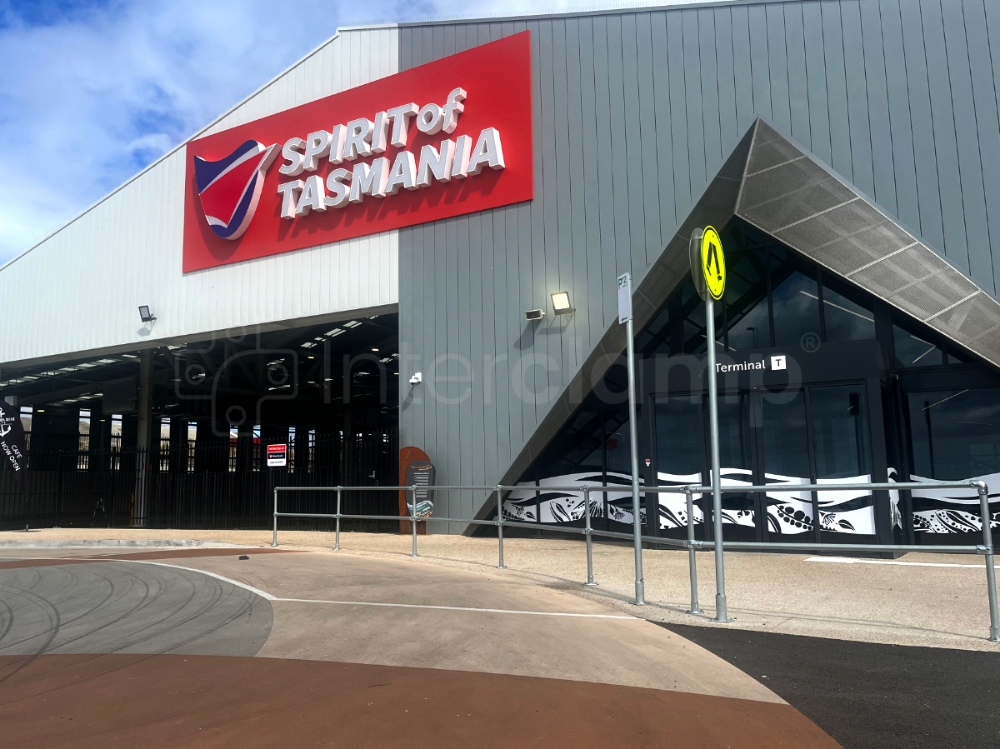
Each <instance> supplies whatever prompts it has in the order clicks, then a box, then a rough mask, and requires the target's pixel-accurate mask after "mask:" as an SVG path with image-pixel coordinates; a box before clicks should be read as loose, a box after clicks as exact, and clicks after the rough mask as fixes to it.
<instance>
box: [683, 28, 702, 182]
mask: <svg viewBox="0 0 1000 749" xmlns="http://www.w3.org/2000/svg"><path fill="white" fill-rule="evenodd" d="M680 21H681V44H682V45H683V49H684V52H683V54H684V98H685V107H686V114H687V137H688V147H687V151H688V168H689V170H690V171H689V174H690V180H691V181H690V194H691V196H692V197H694V196H695V195H698V194H700V193H701V191H702V190H704V189H705V187H704V186H705V184H706V182H707V176H706V175H707V171H706V167H705V121H704V115H705V112H704V109H703V107H702V92H701V72H700V68H701V51H700V50H699V49H698V11H696V10H685V11H683V12H682V13H681V14H680Z"/></svg>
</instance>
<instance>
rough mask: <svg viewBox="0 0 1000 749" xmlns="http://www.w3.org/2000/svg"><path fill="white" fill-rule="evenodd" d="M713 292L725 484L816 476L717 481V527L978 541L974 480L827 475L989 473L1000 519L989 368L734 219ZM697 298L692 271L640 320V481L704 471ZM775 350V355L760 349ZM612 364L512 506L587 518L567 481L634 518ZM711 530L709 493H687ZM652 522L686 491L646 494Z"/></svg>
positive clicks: (792, 535)
mask: <svg viewBox="0 0 1000 749" xmlns="http://www.w3.org/2000/svg"><path fill="white" fill-rule="evenodd" d="M721 234H722V239H723V243H724V246H725V252H726V270H727V283H726V289H725V296H724V298H723V299H722V300H720V302H717V303H716V304H715V314H716V319H715V330H716V336H717V340H716V346H717V349H716V350H717V358H718V363H719V364H720V365H721V367H720V371H719V372H718V373H717V377H718V386H719V393H720V396H719V420H720V440H721V444H720V457H721V466H722V482H723V485H725V486H730V487H737V488H738V487H740V486H749V485H757V486H763V485H773V486H775V487H778V486H782V487H787V486H792V487H794V486H795V485H796V484H819V485H824V484H829V486H830V489H828V490H827V489H824V490H822V491H819V492H808V491H797V492H780V493H779V492H777V491H773V492H767V493H750V492H745V493H739V492H734V493H726V494H723V528H724V531H723V532H724V534H725V537H726V538H727V539H731V540H746V541H758V540H759V541H765V540H772V541H774V540H780V541H800V542H809V543H815V542H820V543H831V544H836V543H872V542H875V543H909V544H920V543H945V544H947V543H953V542H954V543H958V542H962V543H965V542H971V543H976V542H977V541H976V538H981V527H980V526H981V523H980V520H979V518H978V515H977V511H976V509H977V507H978V500H977V498H976V497H975V496H974V493H973V494H972V495H970V496H965V495H963V493H962V492H961V491H948V490H943V491H937V490H933V489H925V490H920V491H919V492H912V493H911V492H907V491H900V492H895V491H876V492H874V493H871V492H853V491H850V490H838V489H837V488H836V487H837V485H838V484H840V485H843V484H851V483H861V482H876V483H883V482H892V481H897V480H898V481H905V480H907V479H909V478H911V477H912V478H914V479H915V480H922V481H924V480H942V481H944V480H947V481H956V480H966V479H982V480H985V481H986V482H987V483H988V484H989V486H990V488H991V490H990V493H991V502H993V503H994V504H993V507H994V508H995V513H994V516H993V523H994V527H997V526H1000V489H998V488H997V487H1000V373H998V372H997V371H996V370H995V369H994V368H993V367H991V366H989V365H988V364H985V363H983V362H981V361H979V360H978V359H976V357H974V356H973V355H972V354H970V353H969V352H967V351H965V350H963V349H962V348H961V347H959V346H957V345H955V344H954V343H953V342H951V341H949V340H946V339H945V338H943V337H942V336H940V335H939V334H937V333H935V332H934V331H932V330H930V329H929V328H927V327H926V326H923V325H921V324H920V323H919V322H918V321H917V320H914V319H912V318H910V317H908V316H907V315H905V314H903V313H901V312H900V311H899V310H896V309H893V308H891V307H890V306H889V305H888V304H886V303H885V302H883V301H882V300H880V299H877V298H875V297H873V296H871V295H870V294H867V293H865V292H864V291H862V290H860V289H858V288H856V287H854V286H852V284H851V283H850V281H849V280H848V279H845V278H842V277H840V276H839V275H837V274H835V273H833V272H831V271H828V270H827V269H825V268H822V267H820V266H818V265H817V264H816V263H814V262H812V261H810V260H809V259H808V258H805V257H803V256H801V255H799V254H798V253H796V252H795V251H794V250H792V249H791V248H789V247H787V246H785V245H783V244H782V243H781V242H780V241H778V240H776V239H774V238H773V237H770V236H768V235H767V234H765V233H763V232H761V231H759V230H757V229H755V228H754V227H752V226H750V225H748V224H746V223H744V222H742V221H740V220H738V219H734V220H733V221H732V222H731V223H730V224H729V225H728V226H726V227H725V228H724V229H723V231H722V232H721ZM707 340H708V339H707V324H706V319H705V304H704V302H703V301H702V299H701V298H700V297H699V295H698V294H697V292H696V290H695V288H694V284H693V283H692V280H691V278H690V277H687V278H685V279H682V280H681V281H680V283H679V284H677V285H676V286H675V287H674V288H673V289H672V290H671V291H670V293H669V294H668V295H667V297H666V299H665V300H664V301H663V303H662V306H661V307H660V309H659V311H658V312H657V313H656V314H655V315H654V316H653V318H652V320H651V321H650V322H649V323H648V324H647V325H646V326H645V328H644V329H643V330H642V331H640V332H639V334H638V335H637V336H636V352H637V357H638V361H637V370H638V372H639V396H640V398H639V424H638V425H637V426H638V430H637V432H638V437H639V445H638V450H639V465H640V472H641V481H642V482H643V484H644V485H646V486H652V485H673V486H678V485H685V484H699V483H704V482H706V481H707V477H708V475H709V465H710V462H709V445H708V403H707V380H706V379H705V371H704V370H705V363H704V362H705V355H706V352H707ZM773 357H779V358H781V359H782V360H783V362H784V368H783V369H776V368H774V367H773V366H772V358H773ZM625 383H626V377H625V368H624V366H623V365H615V366H613V367H612V368H611V369H610V370H609V371H608V373H607V374H606V375H605V377H604V380H603V383H602V387H600V388H597V389H595V391H594V392H592V393H591V394H590V395H589V396H588V397H587V398H586V399H584V401H583V403H582V404H581V405H580V406H579V408H578V409H577V411H576V412H575V413H574V414H573V416H572V417H571V418H570V419H569V420H568V422H567V425H566V426H565V427H564V428H563V429H562V431H560V432H559V433H558V434H557V435H556V436H555V437H554V438H553V439H552V440H551V442H550V443H549V445H548V446H547V447H546V448H545V449H544V450H543V451H542V452H541V453H540V455H539V457H538V458H537V459H536V460H535V461H534V463H533V464H532V465H531V466H529V468H528V469H527V470H526V471H525V473H524V474H523V476H522V478H521V479H520V484H521V485H522V486H523V490H521V491H518V492H512V493H511V495H510V496H509V498H508V499H507V501H506V503H505V506H504V507H505V512H506V513H507V514H508V516H509V517H511V518H512V519H518V520H521V521H525V520H527V521H536V522H546V523H553V522H556V523H566V524H568V525H574V526H582V525H583V509H582V507H583V502H582V494H581V493H579V492H572V491H565V490H562V489H558V490H556V489H548V488H547V486H558V487H566V486H571V485H574V484H576V485H580V486H582V485H586V484H589V485H599V484H604V485H608V486H616V485H618V486H621V487H622V488H621V490H620V491H613V492H612V491H608V492H606V493H602V495H601V496H599V497H596V498H595V505H594V508H593V512H592V515H593V521H592V523H593V526H594V527H595V528H600V529H608V530H615V531H619V532H628V531H630V529H631V526H632V524H633V517H632V510H631V507H632V500H631V492H630V490H629V484H630V482H631V475H630V462H629V461H630V449H631V447H630V444H629V437H628V434H629V429H628V412H627V408H626V405H625V404H626V390H625V388H626V384H625ZM695 499H696V505H695V508H694V512H693V520H694V524H695V529H696V536H697V537H698V538H699V539H706V540H707V539H711V534H712V526H713V523H712V520H713V519H712V516H711V498H710V497H706V498H702V497H698V496H696V497H695ZM642 511H643V516H642V518H641V521H642V522H643V523H644V524H645V525H646V530H645V532H646V533H648V534H650V535H662V536H667V537H684V536H685V535H686V532H687V529H686V525H687V508H686V502H685V499H684V495H683V494H662V495H656V494H653V493H644V495H643V504H642Z"/></svg>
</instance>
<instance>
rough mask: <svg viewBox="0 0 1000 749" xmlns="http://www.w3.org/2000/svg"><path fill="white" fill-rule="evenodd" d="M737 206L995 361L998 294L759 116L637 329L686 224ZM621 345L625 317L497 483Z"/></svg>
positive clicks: (642, 291) (636, 308) (666, 287)
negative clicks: (985, 286) (962, 269)
mask: <svg viewBox="0 0 1000 749" xmlns="http://www.w3.org/2000/svg"><path fill="white" fill-rule="evenodd" d="M734 216H736V217H739V218H741V219H743V220H745V221H747V222H748V223H750V224H752V225H754V226H756V227H757V228H758V229H760V230H762V231H764V232H766V233H767V234H770V235H771V236H773V237H775V238H776V239H779V240H780V241H782V242H783V243H784V244H786V245H788V246H789V247H791V248H793V249H795V250H797V251H798V252H800V253H802V254H803V255H805V256H806V257H808V258H810V259H812V260H813V261H815V262H816V263H818V264H819V265H821V266H823V267H824V268H825V269H827V270H829V271H830V272H831V273H833V274H835V275H836V276H840V277H842V278H846V279H849V280H850V281H851V282H853V283H854V284H856V285H857V286H859V287H861V288H862V289H865V290H866V291H868V292H870V293H871V294H873V295H875V296H877V297H879V298H880V299H882V300H884V301H885V302H887V303H888V304H890V305H892V306H893V307H895V308H897V309H899V310H900V311H902V312H905V313H906V314H907V315H910V316H911V317H914V318H916V319H917V320H919V321H921V322H922V323H924V324H926V325H928V326H929V327H931V328H934V329H935V330H937V331H938V332H940V333H941V334H942V335H944V336H945V337H946V338H948V339H950V340H952V341H954V342H956V343H958V344H959V345H960V346H962V347H963V348H965V349H968V350H970V351H972V352H973V353H975V354H977V355H979V356H980V357H982V358H983V359H985V360H986V361H988V362H990V363H992V364H994V365H996V366H998V367H1000V336H997V332H998V331H1000V303H998V302H997V301H996V300H995V299H993V297H992V296H990V295H989V294H988V293H986V292H985V291H983V290H982V289H981V288H980V287H979V286H978V285H977V284H976V283H975V282H973V281H972V280H970V279H969V278H968V277H967V276H965V275H963V274H962V273H961V272H959V271H958V270H956V269H955V268H954V267H953V266H952V265H951V264H949V263H948V261H947V260H945V259H944V258H942V257H941V256H940V255H938V254H937V253H936V252H934V251H933V250H931V249H930V248H929V247H928V246H927V245H925V244H924V243H922V242H921V241H920V240H919V239H917V238H916V237H915V236H913V235H912V234H911V233H910V232H908V231H907V230H906V229H904V228H903V227H902V226H900V225H899V224H898V223H897V222H896V221H895V220H894V219H892V218H890V217H889V216H887V215H886V214H885V213H883V212H882V211H881V210H880V209H879V208H878V207H877V206H876V205H875V204H874V203H872V202H871V200H870V199H869V198H867V197H865V196H863V195H862V194H861V193H859V192H858V191H857V190H856V189H855V188H853V187H852V186H851V185H849V184H848V183H847V182H846V181H844V180H843V179H842V178H841V177H839V176H838V175H836V174H835V173H834V172H832V171H831V170H830V169H829V167H827V166H825V165H823V164H822V163H820V162H819V161H818V160H816V159H815V158H813V157H812V156H811V155H810V154H808V153H806V152H805V151H803V150H802V149H801V148H799V147H798V146H796V145H795V144H794V143H792V142H791V141H790V140H789V139H788V138H786V137H785V136H783V135H782V134H781V133H779V132H778V131H777V130H775V129H774V128H773V127H772V126H771V125H769V124H768V123H766V122H764V121H763V120H761V119H759V118H758V119H757V120H755V121H754V124H753V125H752V126H751V127H750V129H749V130H748V131H747V133H746V135H745V136H744V137H743V139H742V140H741V141H740V142H739V144H738V145H737V146H736V148H735V149H734V150H733V152H732V153H731V154H730V156H729V158H728V159H727V160H726V162H725V164H724V165H723V167H722V169H721V170H720V171H719V173H718V174H717V175H716V177H715V178H714V179H713V180H712V182H711V183H710V184H709V186H708V188H707V189H706V190H705V192H704V194H703V195H702V196H701V199H700V200H699V201H698V202H697V203H696V204H695V206H694V208H693V209H692V211H691V213H690V214H689V216H688V218H687V219H686V220H685V221H684V223H683V224H682V225H681V227H680V228H679V230H678V231H677V233H676V234H675V235H674V237H673V239H672V240H671V241H670V243H669V244H668V245H667V247H666V248H665V249H664V251H663V252H662V253H661V255H660V257H659V258H658V259H657V260H656V262H654V263H653V265H652V266H651V267H650V268H649V270H648V272H647V273H646V275H645V277H644V278H643V279H642V282H641V283H640V284H639V285H638V287H637V288H636V290H635V292H634V299H633V313H634V315H635V323H636V326H637V328H638V329H640V330H641V329H642V328H643V327H645V325H646V324H647V323H649V322H650V320H651V319H652V317H653V315H655V314H656V312H657V311H658V310H659V309H660V307H662V305H663V304H664V303H665V302H666V300H667V297H669V296H670V294H672V293H673V291H674V289H676V288H677V286H678V284H679V283H680V282H681V281H682V280H683V279H684V277H685V276H686V275H687V273H688V272H689V267H688V242H689V239H690V236H691V232H692V231H693V230H694V229H696V228H698V227H702V226H706V225H709V224H711V225H714V226H720V227H721V226H723V225H724V224H726V223H727V222H728V221H729V220H730V219H732V218H733V217H734ZM625 345H626V339H625V328H624V326H622V325H618V324H617V323H613V324H612V325H611V326H610V327H609V329H608V330H607V331H606V332H605V334H604V336H603V337H602V339H601V342H600V344H599V345H598V346H597V347H596V348H595V349H594V351H593V352H592V353H591V355H590V357H589V358H588V359H587V361H586V362H585V363H584V365H583V367H582V368H581V369H580V371H579V372H578V373H577V375H576V377H574V379H573V381H572V382H571V384H570V386H569V387H568V388H567V389H566V390H565V392H563V394H562V395H561V396H560V398H559V400H558V401H557V402H556V403H555V404H553V407H552V409H551V410H550V411H549V413H548V415H547V416H546V417H545V419H544V420H543V421H542V423H541V424H540V425H539V428H538V429H537V430H536V431H535V434H534V435H533V436H532V437H531V439H530V440H529V441H528V443H527V445H526V446H525V448H524V449H523V450H522V451H521V453H520V454H519V455H518V456H517V458H516V460H514V461H513V463H512V464H511V466H510V468H509V469H508V471H507V473H506V475H505V476H504V477H503V480H502V481H501V483H503V484H509V483H512V482H513V481H516V480H517V479H518V477H519V476H521V474H522V473H523V472H524V471H525V470H526V469H527V467H528V466H529V465H530V464H531V462H532V461H533V460H534V459H535V458H536V457H538V455H539V453H540V452H541V450H542V449H543V448H544V447H545V446H546V445H547V444H548V442H549V440H550V439H551V438H552V437H553V436H554V435H555V434H556V432H557V431H558V430H559V429H560V428H561V427H562V425H563V424H564V423H565V422H566V420H567V419H568V418H569V417H570V415H571V414H572V413H573V411H574V410H575V409H576V407H577V406H578V405H579V404H580V403H581V402H582V401H583V399H584V397H586V395H587V394H588V393H589V392H590V390H591V389H592V388H593V387H594V386H595V385H596V384H597V383H598V382H599V381H600V380H601V379H602V378H603V377H604V375H605V373H606V372H607V370H608V369H609V368H610V366H611V365H612V364H613V363H614V362H615V360H616V359H617V358H618V356H619V355H620V354H621V352H622V351H623V350H624V348H625ZM488 510H489V507H488V506H487V507H484V509H483V513H484V514H485V513H486V512H488Z"/></svg>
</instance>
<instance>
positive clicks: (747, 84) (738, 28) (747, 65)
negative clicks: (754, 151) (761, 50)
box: [730, 7, 757, 138]
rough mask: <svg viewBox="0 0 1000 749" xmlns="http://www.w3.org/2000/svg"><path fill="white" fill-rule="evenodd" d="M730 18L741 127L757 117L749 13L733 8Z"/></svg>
mask: <svg viewBox="0 0 1000 749" xmlns="http://www.w3.org/2000/svg"><path fill="white" fill-rule="evenodd" d="M730 18H732V21H733V65H734V67H735V70H734V73H735V77H736V117H737V120H738V121H739V123H740V125H742V124H743V123H744V122H746V123H749V122H750V121H751V120H752V119H753V118H754V117H756V116H757V108H756V107H755V106H754V100H753V63H752V62H751V59H750V13H749V11H748V9H747V8H745V7H734V8H731V9H730ZM741 130H742V128H741ZM744 132H745V131H744ZM742 137H743V132H740V134H739V135H738V138H742Z"/></svg>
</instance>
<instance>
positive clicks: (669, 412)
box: [653, 384, 875, 542]
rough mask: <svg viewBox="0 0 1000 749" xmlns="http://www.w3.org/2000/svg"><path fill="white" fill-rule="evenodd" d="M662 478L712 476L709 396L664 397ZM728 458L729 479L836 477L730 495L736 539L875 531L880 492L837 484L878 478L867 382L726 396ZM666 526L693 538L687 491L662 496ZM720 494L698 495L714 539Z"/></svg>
mask: <svg viewBox="0 0 1000 749" xmlns="http://www.w3.org/2000/svg"><path fill="white" fill-rule="evenodd" d="M653 413H654V417H655V424H654V430H655V433H654V435H653V436H654V439H655V441H656V453H655V454H656V466H655V470H656V483H658V484H659V485H665V486H670V485H683V484H696V483H700V482H702V481H706V482H707V481H708V480H709V479H708V476H709V472H710V465H711V460H710V454H709V444H708V434H709V424H708V400H707V396H706V395H704V394H698V393H696V394H693V395H692V394H685V395H681V396H670V397H662V398H656V399H655V400H654V409H653ZM719 458H720V464H721V465H720V467H721V469H722V485H723V486H724V487H734V486H749V485H751V484H757V485H763V484H766V485H775V486H777V485H792V486H794V485H797V484H801V485H807V484H828V485H830V487H831V488H830V489H828V490H827V489H823V490H821V491H819V492H812V491H805V490H800V491H793V492H777V491H774V492H768V493H767V494H766V495H764V494H751V493H749V492H748V493H737V492H727V493H724V494H723V495H722V513H723V524H724V527H725V532H726V538H727V539H731V540H755V539H756V540H775V541H780V540H786V541H795V540H799V541H829V542H836V541H841V542H844V541H848V540H861V539H856V538H852V537H856V536H858V535H870V536H873V535H874V534H875V513H874V503H873V499H872V494H871V492H857V491H852V490H848V489H837V488H836V486H837V485H838V484H853V483H863V482H867V481H870V480H871V451H870V444H869V436H868V419H867V411H866V405H865V398H864V386H863V385H860V384H851V385H823V386H808V387H804V388H802V389H800V390H798V391H797V392H794V393H767V392H763V393H762V392H760V391H754V392H749V393H746V392H745V393H739V394H737V393H728V394H723V395H720V396H719ZM658 501H659V529H660V532H661V533H664V535H670V536H683V535H684V533H685V532H686V531H685V528H686V525H687V508H686V503H685V497H684V495H683V494H661V495H659V500H658ZM711 507H712V498H711V496H710V495H709V496H705V497H696V504H695V507H694V522H695V524H696V526H700V527H701V530H700V531H698V537H699V538H705V539H710V538H712V534H711V527H712V522H711V521H712V512H711Z"/></svg>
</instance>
